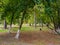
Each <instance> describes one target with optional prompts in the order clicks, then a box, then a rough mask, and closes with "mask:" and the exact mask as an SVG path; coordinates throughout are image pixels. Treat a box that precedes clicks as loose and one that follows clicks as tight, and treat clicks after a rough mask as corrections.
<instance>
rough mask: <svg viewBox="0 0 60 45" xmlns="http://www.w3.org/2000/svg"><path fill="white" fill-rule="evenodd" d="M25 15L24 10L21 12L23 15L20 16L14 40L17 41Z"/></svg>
mask: <svg viewBox="0 0 60 45" xmlns="http://www.w3.org/2000/svg"><path fill="white" fill-rule="evenodd" d="M25 13H26V10H25V11H24V12H23V15H22V18H21V22H20V25H19V28H18V31H17V34H16V36H15V38H16V39H19V35H20V30H21V27H22V24H23V21H24V17H25Z"/></svg>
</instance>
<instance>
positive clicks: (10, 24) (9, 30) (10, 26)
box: [8, 24, 12, 34]
mask: <svg viewBox="0 0 60 45" xmlns="http://www.w3.org/2000/svg"><path fill="white" fill-rule="evenodd" d="M11 28H12V24H10V27H9V30H8V33H9V34H10V30H11Z"/></svg>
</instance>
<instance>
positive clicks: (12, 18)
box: [8, 12, 14, 33]
mask: <svg viewBox="0 0 60 45" xmlns="http://www.w3.org/2000/svg"><path fill="white" fill-rule="evenodd" d="M13 19H14V12H12V17H11V21H10V27H9V30H8V33H10V30H11V28H12V22H13Z"/></svg>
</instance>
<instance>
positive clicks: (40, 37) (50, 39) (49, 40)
mask: <svg viewBox="0 0 60 45" xmlns="http://www.w3.org/2000/svg"><path fill="white" fill-rule="evenodd" d="M15 34H16V33H11V34H8V33H0V45H60V35H57V34H54V33H53V32H52V31H26V32H24V31H23V32H21V33H20V38H19V39H18V40H17V39H15V38H14V36H15Z"/></svg>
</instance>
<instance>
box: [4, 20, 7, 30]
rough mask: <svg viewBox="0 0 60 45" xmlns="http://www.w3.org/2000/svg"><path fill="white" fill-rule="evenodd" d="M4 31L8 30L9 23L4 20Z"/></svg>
mask: <svg viewBox="0 0 60 45" xmlns="http://www.w3.org/2000/svg"><path fill="white" fill-rule="evenodd" d="M4 29H7V22H6V20H4Z"/></svg>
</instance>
